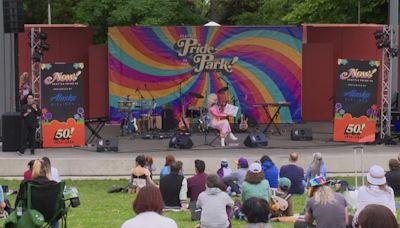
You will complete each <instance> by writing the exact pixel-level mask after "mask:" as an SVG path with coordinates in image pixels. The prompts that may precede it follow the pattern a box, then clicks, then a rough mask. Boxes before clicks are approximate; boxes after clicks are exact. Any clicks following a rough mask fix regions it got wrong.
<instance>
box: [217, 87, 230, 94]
mask: <svg viewBox="0 0 400 228" xmlns="http://www.w3.org/2000/svg"><path fill="white" fill-rule="evenodd" d="M225 91H228V87H226V86H225V87H222V88H221V89H219V90H218V91H217V93H222V92H225Z"/></svg>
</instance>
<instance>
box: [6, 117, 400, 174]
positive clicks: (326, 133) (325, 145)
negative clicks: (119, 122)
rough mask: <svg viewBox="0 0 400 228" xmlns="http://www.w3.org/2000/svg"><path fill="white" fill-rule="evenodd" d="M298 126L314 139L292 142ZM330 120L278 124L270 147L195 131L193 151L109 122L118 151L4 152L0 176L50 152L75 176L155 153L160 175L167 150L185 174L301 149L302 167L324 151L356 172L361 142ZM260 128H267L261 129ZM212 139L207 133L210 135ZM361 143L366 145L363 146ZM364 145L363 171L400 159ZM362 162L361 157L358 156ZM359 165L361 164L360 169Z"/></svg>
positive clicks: (127, 165)
mask: <svg viewBox="0 0 400 228" xmlns="http://www.w3.org/2000/svg"><path fill="white" fill-rule="evenodd" d="M294 127H308V128H312V130H313V136H314V140H313V141H291V140H290V130H291V129H292V128H294ZM332 127H333V124H332V123H331V122H312V123H307V124H296V125H285V126H280V128H281V129H282V133H283V135H282V136H278V135H274V134H271V133H270V132H269V133H268V134H267V135H268V143H269V145H268V146H267V147H262V148H260V147H259V148H248V147H245V146H244V144H243V141H244V139H245V138H246V136H247V135H248V133H240V134H237V136H238V138H239V140H238V142H239V146H235V147H230V146H227V147H225V148H221V147H220V145H219V141H216V142H215V143H214V145H215V146H216V147H210V146H202V144H204V136H203V134H201V133H195V134H193V135H192V136H191V139H192V140H193V143H194V146H193V148H192V149H170V148H168V144H169V139H162V140H144V139H141V138H140V137H135V138H133V137H132V136H122V137H121V136H119V134H120V133H119V128H118V126H115V125H107V126H106V127H105V128H104V130H103V131H102V132H101V136H102V137H103V138H112V137H118V139H119V152H101V153H99V152H96V147H95V146H89V147H80V148H60V149H57V148H50V149H38V150H37V152H36V155H35V156H31V155H29V151H28V150H27V151H26V152H27V153H28V154H26V155H23V156H22V157H21V156H18V155H17V153H15V152H0V167H1V172H0V176H2V177H14V178H21V177H22V174H23V172H24V170H25V169H26V164H27V163H28V162H29V160H31V159H35V158H40V157H43V156H48V157H49V158H50V159H51V161H52V163H53V165H54V166H55V167H57V168H58V169H59V171H60V174H61V175H62V176H71V177H90V178H96V177H100V176H107V177H124V178H127V177H128V176H129V172H130V169H131V168H132V166H133V164H134V160H135V157H136V156H137V155H139V154H148V155H151V156H153V158H154V162H155V166H156V168H157V170H156V172H155V173H156V174H158V172H159V170H160V168H161V167H162V166H163V164H164V157H165V155H166V154H173V155H174V156H175V157H176V159H177V160H181V161H182V162H183V163H184V172H185V174H193V173H194V160H195V159H203V160H204V161H205V162H206V165H207V166H206V171H207V172H210V173H211V172H216V170H217V169H218V168H219V163H220V160H221V159H222V158H227V159H228V161H229V164H230V166H231V167H232V168H233V169H234V168H235V163H234V161H235V160H237V159H238V158H239V157H240V156H244V157H246V158H247V159H248V160H249V162H252V161H255V160H258V159H260V157H261V156H262V155H265V154H267V155H269V156H270V157H271V158H272V160H273V161H274V162H275V163H276V164H277V165H278V167H280V166H281V165H282V164H285V163H286V162H287V157H288V154H289V153H290V152H292V151H297V152H299V154H300V158H299V165H301V166H302V167H307V166H308V164H309V163H310V162H311V159H312V154H313V153H315V152H321V153H322V154H323V158H324V161H325V162H326V164H327V168H328V172H329V173H352V172H354V160H353V148H354V146H357V144H350V143H340V142H333V141H332ZM260 129H263V128H262V127H261V128H260ZM211 138H212V137H211V136H209V137H208V139H211ZM360 145H362V144H360ZM364 147H365V163H364V164H365V166H364V167H365V170H367V169H368V167H370V166H371V165H373V164H378V165H381V166H383V167H384V168H385V169H388V160H389V159H390V158H397V155H398V154H399V151H400V150H399V149H400V146H399V145H395V146H385V145H364ZM358 160H359V161H358V164H359V165H360V164H361V162H360V157H358ZM360 169H361V166H359V170H360Z"/></svg>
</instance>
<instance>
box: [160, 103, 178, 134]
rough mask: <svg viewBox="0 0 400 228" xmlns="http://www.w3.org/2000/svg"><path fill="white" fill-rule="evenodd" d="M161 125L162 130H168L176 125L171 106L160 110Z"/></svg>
mask: <svg viewBox="0 0 400 228" xmlns="http://www.w3.org/2000/svg"><path fill="white" fill-rule="evenodd" d="M161 125H162V130H163V131H170V130H172V129H174V128H176V127H177V126H178V122H177V121H176V119H175V117H174V112H173V110H172V108H165V109H163V110H162V112H161Z"/></svg>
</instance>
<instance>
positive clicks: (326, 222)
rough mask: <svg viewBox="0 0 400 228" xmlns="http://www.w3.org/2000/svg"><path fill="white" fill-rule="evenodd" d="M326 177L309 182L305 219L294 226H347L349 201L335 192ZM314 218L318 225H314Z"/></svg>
mask: <svg viewBox="0 0 400 228" xmlns="http://www.w3.org/2000/svg"><path fill="white" fill-rule="evenodd" d="M328 184H329V183H328V182H327V181H326V180H325V178H324V177H315V178H313V179H311V180H310V182H309V190H308V196H309V197H310V198H309V199H308V200H307V203H306V206H305V209H304V210H305V215H304V220H305V221H297V222H296V223H295V224H294V228H306V227H308V228H315V227H316V228H330V227H332V228H346V226H347V224H348V221H349V219H348V212H347V203H346V200H345V199H344V197H343V196H342V195H341V194H339V193H337V192H334V191H333V190H332V189H331V188H330V187H329V186H327V185H328ZM314 220H315V221H316V225H313V222H314Z"/></svg>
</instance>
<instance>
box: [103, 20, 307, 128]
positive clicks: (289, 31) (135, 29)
mask: <svg viewBox="0 0 400 228" xmlns="http://www.w3.org/2000/svg"><path fill="white" fill-rule="evenodd" d="M108 51H109V53H108V60H109V61H108V63H109V64H108V67H109V69H108V72H109V101H110V102H109V104H110V118H111V120H113V121H116V122H117V121H120V120H121V119H123V118H124V117H125V115H126V114H125V113H123V112H120V111H119V106H118V104H119V102H121V101H124V100H126V97H127V96H128V95H130V100H132V101H133V102H134V105H133V106H132V107H133V108H134V109H135V110H134V111H133V114H134V115H135V116H136V117H140V116H141V115H140V114H146V113H148V112H149V109H151V107H152V106H153V104H154V103H156V110H155V112H156V113H159V112H160V109H161V108H162V107H163V106H169V107H170V108H172V109H173V112H174V114H175V115H174V116H175V117H176V118H177V119H179V118H180V116H181V114H182V110H181V109H182V102H183V103H184V104H185V105H186V106H188V107H189V108H190V109H193V108H194V109H196V110H199V109H200V108H201V107H206V106H207V95H208V94H209V93H217V92H219V93H222V94H224V95H225V97H224V98H225V100H226V101H228V103H230V104H232V105H235V106H237V107H238V113H237V115H236V118H240V114H244V115H245V116H248V117H251V118H253V119H254V120H255V121H257V122H258V123H267V122H269V118H268V116H267V114H266V112H265V110H264V109H262V108H255V107H253V104H255V103H277V102H289V103H290V107H282V109H281V110H280V113H279V117H278V118H277V120H276V121H277V122H280V123H293V122H295V123H297V122H300V121H301V99H302V98H301V87H302V86H301V82H302V79H301V77H302V51H303V50H302V28H301V27H297V26H218V27H213V26H162V27H158V26H157V27H151V26H131V27H111V28H109V31H108ZM188 107H186V108H188ZM140 112H142V113H140Z"/></svg>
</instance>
